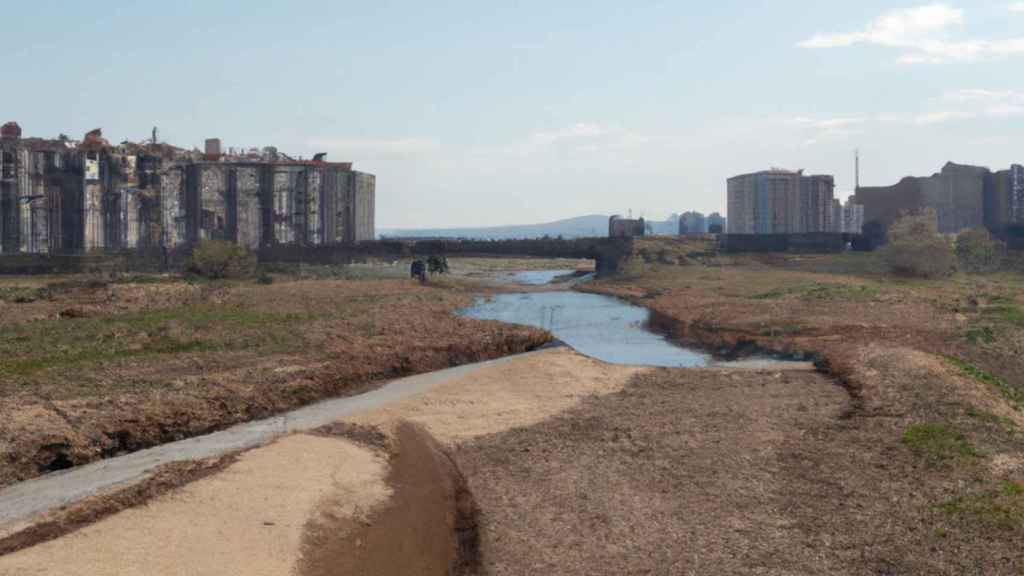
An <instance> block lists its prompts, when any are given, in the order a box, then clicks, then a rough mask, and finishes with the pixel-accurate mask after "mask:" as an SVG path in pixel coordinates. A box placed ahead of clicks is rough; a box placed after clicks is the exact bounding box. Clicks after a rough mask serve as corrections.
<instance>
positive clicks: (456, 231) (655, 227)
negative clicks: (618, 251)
mask: <svg viewBox="0 0 1024 576" xmlns="http://www.w3.org/2000/svg"><path fill="white" fill-rule="evenodd" d="M608 218H609V217H608V216H605V215H603V214H590V215H587V216H577V217H576V218H568V219H566V220H556V221H554V222H546V223H544V224H521V225H514V226H490V227H486V228H382V229H381V230H380V231H379V232H378V235H379V236H380V237H381V238H468V239H474V240H508V239H514V238H542V237H544V236H550V237H552V238H557V237H558V236H561V237H563V238H587V237H600V236H607V235H608ZM649 223H650V224H651V227H652V232H653V233H654V234H676V233H678V230H679V217H678V216H677V215H675V214H673V215H672V217H670V218H669V219H668V220H667V221H665V222H655V221H650V222H649Z"/></svg>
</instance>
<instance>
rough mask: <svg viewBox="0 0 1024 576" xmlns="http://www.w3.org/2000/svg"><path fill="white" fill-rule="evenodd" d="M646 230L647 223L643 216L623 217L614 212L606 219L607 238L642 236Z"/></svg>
mask: <svg viewBox="0 0 1024 576" xmlns="http://www.w3.org/2000/svg"><path fill="white" fill-rule="evenodd" d="M646 232H647V223H646V222H644V219H643V218H637V219H633V218H623V217H622V216H619V215H618V214H616V215H615V216H612V217H611V218H609V219H608V237H609V238H631V237H634V236H643V235H644V234H645V233H646Z"/></svg>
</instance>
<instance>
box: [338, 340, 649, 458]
mask: <svg viewBox="0 0 1024 576" xmlns="http://www.w3.org/2000/svg"><path fill="white" fill-rule="evenodd" d="M647 370H649V369H647V368H639V367H631V366H613V365H609V364H604V363H603V362H598V361H597V360H593V359H591V358H587V357H586V356H583V355H581V354H578V353H576V352H574V351H573V350H572V349H570V348H567V347H560V348H554V349H551V350H546V351H544V352H541V353H537V354H531V355H529V356H525V357H522V358H516V359H513V360H512V361H510V362H506V363H504V364H501V365H499V366H495V367H493V368H488V369H486V370H477V371H475V372H472V373H469V374H467V375H465V376H462V377H459V378H455V379H453V380H452V381H450V382H448V383H446V384H443V385H441V386H437V387H435V388H432V389H431V390H430V391H428V392H427V393H426V394H421V395H419V396H415V397H412V398H409V399H407V400H404V401H402V402H398V403H395V404H392V405H390V406H388V407H387V408H385V409H382V410H378V411H374V412H370V413H367V414H364V415H361V416H358V417H356V418H352V419H351V420H349V421H350V422H353V423H356V424H364V425H374V426H382V427H384V428H385V429H387V428H390V427H392V426H393V425H394V423H396V422H398V421H400V420H410V421H412V422H416V423H418V424H421V425H423V426H424V427H425V428H426V429H427V430H429V431H430V433H431V434H432V435H433V436H434V437H435V438H437V439H438V440H440V441H441V442H444V443H449V444H458V443H461V442H464V441H466V440H470V439H473V438H476V437H479V436H483V435H486V434H494V433H498V432H503V431H505V430H508V429H510V428H513V427H517V426H529V425H531V424H535V423H537V422H540V421H542V420H544V419H546V418H549V417H551V416H553V415H555V414H557V413H559V412H561V411H563V410H566V409H568V408H571V407H573V406H575V405H577V404H578V403H579V402H580V401H581V400H582V399H583V398H585V397H588V396H591V395H594V394H610V393H612V392H616V391H618V390H621V389H622V388H623V387H624V386H625V385H626V384H627V382H629V380H630V378H631V377H633V376H634V375H636V374H639V373H641V372H644V371H647Z"/></svg>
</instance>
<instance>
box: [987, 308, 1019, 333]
mask: <svg viewBox="0 0 1024 576" xmlns="http://www.w3.org/2000/svg"><path fill="white" fill-rule="evenodd" d="M983 313H984V314H985V315H987V316H990V317H994V318H997V319H999V320H1001V321H1003V322H1006V323H1007V324H1010V325H1013V326H1016V327H1018V328H1024V310H1021V309H1020V307H1019V306H1017V305H1016V304H1012V303H1005V304H1004V303H1001V304H997V305H995V306H988V307H986V308H985V309H984V311H983Z"/></svg>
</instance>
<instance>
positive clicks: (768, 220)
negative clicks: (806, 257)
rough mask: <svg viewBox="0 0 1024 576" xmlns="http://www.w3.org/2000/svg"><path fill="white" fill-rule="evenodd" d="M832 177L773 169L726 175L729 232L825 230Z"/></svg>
mask: <svg viewBox="0 0 1024 576" xmlns="http://www.w3.org/2000/svg"><path fill="white" fill-rule="evenodd" d="M834 188H835V184H834V180H833V178H832V176H827V175H814V176H804V174H803V171H802V170H798V171H795V172H794V171H790V170H781V169H777V168H773V169H771V170H765V171H762V172H755V173H752V174H743V175H741V176H734V177H732V178H729V180H728V182H727V195H728V211H729V228H728V231H729V233H730V234H796V233H805V232H828V231H829V230H830V229H831V223H832V196H833V193H834V192H833V191H834Z"/></svg>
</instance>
